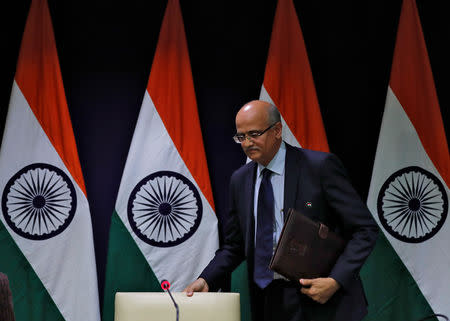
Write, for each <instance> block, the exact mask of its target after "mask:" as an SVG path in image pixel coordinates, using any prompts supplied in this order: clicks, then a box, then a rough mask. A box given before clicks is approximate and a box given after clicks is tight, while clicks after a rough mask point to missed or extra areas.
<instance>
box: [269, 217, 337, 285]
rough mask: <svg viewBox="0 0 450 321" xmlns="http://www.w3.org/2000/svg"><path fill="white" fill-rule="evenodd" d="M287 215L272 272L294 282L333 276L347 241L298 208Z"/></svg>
mask: <svg viewBox="0 0 450 321" xmlns="http://www.w3.org/2000/svg"><path fill="white" fill-rule="evenodd" d="M287 215H288V217H287V219H286V221H285V223H284V226H283V229H282V231H281V235H280V239H279V241H278V244H277V247H276V249H275V252H274V254H273V257H272V260H271V262H270V269H271V270H273V271H275V272H277V273H279V274H281V275H283V276H284V277H286V278H288V279H290V280H299V279H301V278H306V279H311V278H318V277H327V276H329V273H330V272H331V269H332V268H333V266H334V264H335V263H336V260H337V259H338V257H339V255H340V254H341V253H342V251H343V250H344V247H345V245H346V242H345V241H344V240H343V239H342V238H341V237H340V236H339V235H338V234H336V233H335V232H333V231H331V230H330V229H329V228H328V227H327V226H325V225H324V224H322V223H319V222H315V221H313V220H312V219H310V218H309V217H307V216H305V215H303V214H301V213H300V212H298V211H296V210H294V209H289V210H288V212H287Z"/></svg>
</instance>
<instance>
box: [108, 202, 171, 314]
mask: <svg viewBox="0 0 450 321" xmlns="http://www.w3.org/2000/svg"><path fill="white" fill-rule="evenodd" d="M161 291H162V290H161V286H160V284H159V282H158V279H157V278H156V276H155V274H154V273H153V271H152V269H151V268H150V266H149V265H148V263H147V260H146V259H145V257H144V255H143V254H142V252H141V251H140V250H139V248H138V246H137V244H136V242H135V241H134V239H133V238H132V236H131V234H130V232H129V231H128V230H127V228H126V227H125V225H124V224H123V222H122V220H121V219H120V217H119V215H118V214H117V212H116V211H114V213H113V215H112V218H111V228H110V234H109V246H108V258H107V266H106V280H105V292H104V302H103V318H102V320H103V321H113V320H114V296H115V294H116V292H161Z"/></svg>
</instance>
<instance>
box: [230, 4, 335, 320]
mask: <svg viewBox="0 0 450 321" xmlns="http://www.w3.org/2000/svg"><path fill="white" fill-rule="evenodd" d="M260 99H261V100H264V101H267V102H270V103H272V104H273V105H275V106H276V107H277V108H278V110H279V111H280V113H281V118H282V124H283V140H284V141H286V142H287V143H289V144H291V145H294V146H298V147H303V148H308V149H314V150H320V151H328V143H327V138H326V134H325V130H324V127H323V122H322V116H321V113H320V108H319V102H318V100H317V95H316V89H315V86H314V80H313V77H312V73H311V69H310V67H309V61H308V54H307V53H306V47H305V43H304V40H303V35H302V30H301V28H300V24H299V22H298V18H297V14H296V11H295V7H294V3H293V1H292V0H278V4H277V9H276V13H275V18H274V22H273V27H272V36H271V39H270V48H269V53H268V56H267V63H266V70H265V74H264V83H263V85H262V88H261V94H260ZM246 269H247V268H246V262H244V263H243V264H241V266H239V267H238V268H237V270H236V271H235V272H234V273H233V275H232V290H233V291H237V292H240V293H241V307H242V308H243V309H242V320H251V316H250V310H249V309H244V308H245V307H249V299H248V289H247V288H246V287H245V286H243V285H244V284H247V274H246V273H247V271H246ZM255 321H256V320H255Z"/></svg>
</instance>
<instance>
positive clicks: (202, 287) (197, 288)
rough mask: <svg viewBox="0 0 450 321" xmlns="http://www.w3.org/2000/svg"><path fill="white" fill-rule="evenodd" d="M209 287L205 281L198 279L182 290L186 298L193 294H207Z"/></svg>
mask: <svg viewBox="0 0 450 321" xmlns="http://www.w3.org/2000/svg"><path fill="white" fill-rule="evenodd" d="M208 291H209V286H208V283H206V281H205V279H203V278H198V279H197V280H195V281H194V282H192V283H191V284H189V285H188V286H187V287H186V289H184V290H183V292H186V294H187V296H192V295H193V294H194V292H208Z"/></svg>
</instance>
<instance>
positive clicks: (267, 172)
mask: <svg viewBox="0 0 450 321" xmlns="http://www.w3.org/2000/svg"><path fill="white" fill-rule="evenodd" d="M271 174H272V171H271V170H270V169H268V168H264V169H263V170H262V175H263V179H268V178H269V177H270V175H271Z"/></svg>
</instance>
